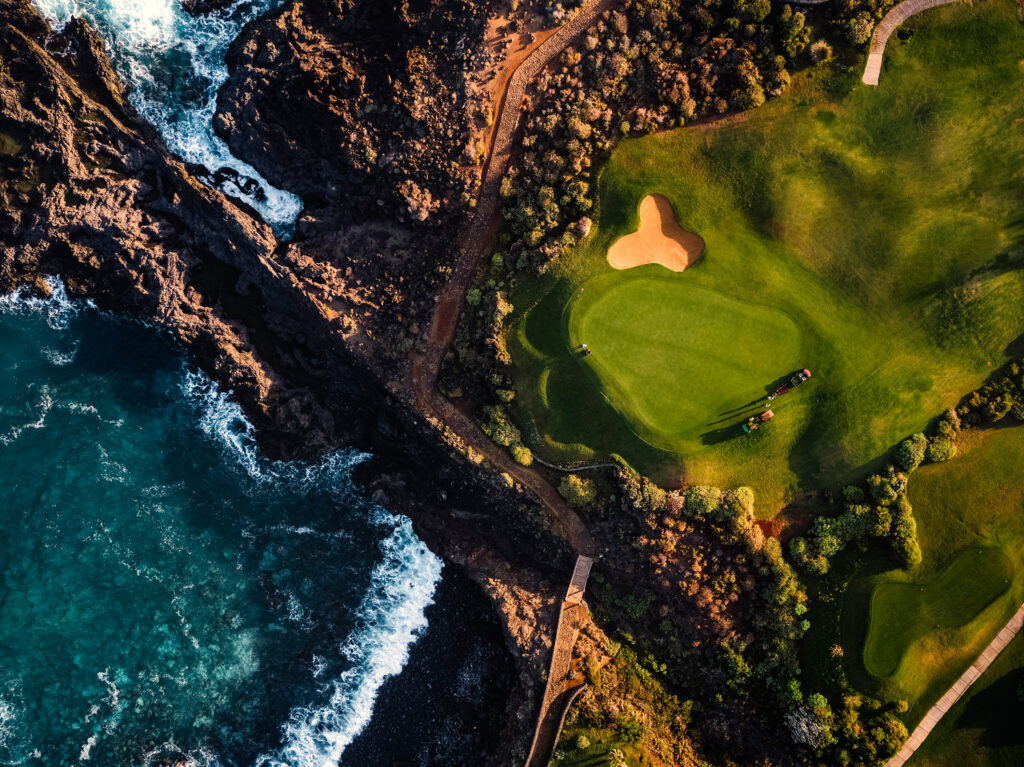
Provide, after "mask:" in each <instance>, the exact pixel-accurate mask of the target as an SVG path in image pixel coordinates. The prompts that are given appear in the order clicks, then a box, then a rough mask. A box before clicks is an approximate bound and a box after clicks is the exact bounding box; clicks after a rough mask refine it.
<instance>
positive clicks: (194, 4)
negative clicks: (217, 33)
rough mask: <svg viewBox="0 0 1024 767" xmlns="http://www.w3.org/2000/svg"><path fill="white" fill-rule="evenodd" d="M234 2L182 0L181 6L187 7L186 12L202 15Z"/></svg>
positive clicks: (228, 0)
mask: <svg viewBox="0 0 1024 767" xmlns="http://www.w3.org/2000/svg"><path fill="white" fill-rule="evenodd" d="M234 4H235V0H181V7H182V8H184V9H185V13H189V14H192V15H193V16H202V15H203V14H206V13H210V12H211V11H217V10H220V9H221V8H227V7H228V6H229V5H234Z"/></svg>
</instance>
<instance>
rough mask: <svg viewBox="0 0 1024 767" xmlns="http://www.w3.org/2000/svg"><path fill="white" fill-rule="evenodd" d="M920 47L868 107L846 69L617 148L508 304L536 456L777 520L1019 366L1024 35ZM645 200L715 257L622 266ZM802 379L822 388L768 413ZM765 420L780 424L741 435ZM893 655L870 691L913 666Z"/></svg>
mask: <svg viewBox="0 0 1024 767" xmlns="http://www.w3.org/2000/svg"><path fill="white" fill-rule="evenodd" d="M909 26H910V27H911V29H912V34H910V35H905V36H904V37H906V40H897V39H896V38H894V39H893V40H892V41H891V42H890V46H889V48H888V49H887V53H886V65H885V70H884V72H883V78H882V84H881V86H879V87H877V88H872V87H867V86H863V85H861V84H859V80H858V78H859V71H858V66H857V65H855V64H851V65H850V66H846V65H845V64H843V63H836V64H834V65H829V66H825V67H818V68H815V69H813V70H810V72H809V73H805V74H801V75H798V76H796V77H794V81H793V85H792V87H791V88H790V89H789V90H788V91H787V92H786V93H785V94H784V95H783V96H782V97H780V98H778V99H776V100H773V101H770V102H769V103H768V104H766V105H765V106H764V107H762V108H759V109H757V110H754V111H753V112H751V113H749V114H744V115H740V116H739V117H735V118H730V119H725V120H722V121H719V122H717V123H716V122H711V123H708V124H704V125H699V126H693V127H686V128H682V129H677V130H672V131H667V132H663V133H657V134H654V135H649V136H644V137H637V138H629V139H626V140H624V141H623V142H621V143H620V145H619V146H618V148H616V149H615V151H614V152H613V153H612V155H611V157H610V158H609V159H608V161H607V163H606V164H605V165H604V167H603V169H602V170H601V172H600V176H599V181H598V204H599V214H597V215H596V216H595V222H594V226H593V229H592V231H591V232H590V234H589V235H588V237H587V238H586V239H585V240H584V241H583V242H582V243H581V244H580V245H578V246H577V247H576V248H574V249H573V250H572V251H570V252H569V253H567V254H565V255H563V256H562V258H561V259H560V260H559V261H557V262H556V263H555V264H554V265H553V266H552V268H551V269H549V270H548V271H547V273H546V274H544V275H530V276H524V277H523V278H522V280H521V281H520V282H519V284H518V285H517V288H516V290H515V292H514V293H513V295H512V303H513V304H514V305H515V306H516V315H515V316H514V320H515V322H514V326H513V329H512V331H511V332H510V337H509V350H510V352H511V354H512V357H513V361H514V364H515V369H516V372H517V376H518V384H517V393H518V396H517V398H516V402H517V406H518V411H517V413H516V417H517V419H518V420H519V422H520V425H521V426H522V427H523V431H524V434H525V435H527V439H528V442H529V446H530V447H531V449H533V450H534V451H535V452H536V453H537V454H538V455H539V456H541V457H543V458H545V459H546V460H549V461H555V462H563V463H565V462H576V461H586V460H591V459H594V458H605V457H607V456H609V455H611V454H618V455H621V456H623V457H624V458H625V459H626V460H627V461H630V462H631V463H633V464H634V465H636V466H637V468H638V469H640V470H641V471H643V472H645V473H647V474H650V475H651V476H653V477H654V478H656V479H658V480H659V481H662V482H665V483H672V482H685V483H687V484H712V485H718V486H730V485H741V484H742V485H749V486H751V487H753V488H754V489H755V491H756V493H757V496H758V510H759V513H761V514H767V515H770V514H772V513H774V512H775V511H776V510H777V509H778V508H779V506H780V505H781V504H782V503H784V502H786V501H788V500H791V499H793V498H794V497H796V496H797V494H798V493H800V492H802V491H804V490H810V489H817V488H831V487H836V486H840V485H842V484H844V483H845V482H847V481H849V480H850V479H851V478H854V477H857V476H861V475H863V473H864V471H865V469H866V468H867V467H869V466H870V465H872V463H873V462H876V461H878V460H879V459H880V458H881V457H882V456H884V454H885V453H886V451H887V450H888V449H889V448H890V447H891V446H892V445H893V444H895V443H896V442H898V441H899V440H900V439H902V438H903V437H905V436H906V435H908V434H910V433H912V432H915V431H919V430H920V429H921V428H923V427H924V425H925V424H926V423H927V422H928V420H929V419H930V418H931V417H932V416H934V415H935V414H937V413H939V412H941V411H942V410H944V409H945V408H948V407H950V406H951V405H953V404H955V402H956V401H957V400H958V399H959V397H960V396H962V395H963V394H964V393H965V392H967V391H970V390H971V389H972V388H974V387H975V386H977V385H978V384H979V383H980V382H981V381H982V380H983V379H984V378H985V376H986V375H988V373H990V372H991V371H992V370H993V369H994V368H995V367H997V366H998V365H1000V364H1002V362H1004V361H1005V360H1006V359H1008V357H1009V356H1012V355H1014V354H1017V355H1019V354H1021V353H1022V352H1024V349H1021V348H1020V347H1021V346H1022V341H1021V339H1022V338H1024V319H1022V317H1021V312H1020V311H1019V307H1020V306H1021V304H1022V302H1024V278H1022V276H1021V272H1020V271H1019V269H1020V266H1021V265H1022V263H1021V260H1020V246H1021V242H1022V237H1024V191H1022V186H1021V172H1022V170H1021V169H1022V168H1024V129H1022V126H1021V124H1020V119H1019V118H1020V116H1021V115H1024V26H1021V25H1020V23H1019V22H1018V21H1017V19H1016V9H1015V7H1014V5H1013V3H1012V2H1009V1H1005V0H985V2H981V3H978V4H975V5H974V6H967V5H959V4H958V5H953V6H947V7H944V8H940V9H936V10H933V11H929V12H927V13H925V14H922V15H920V16H918V17H915V18H914V19H913V21H912V22H911V24H910V25H909ZM951 40H955V41H956V42H955V45H954V44H951V42H950V41H951ZM650 195H663V196H664V198H665V199H666V200H667V201H668V203H669V204H670V206H671V210H672V213H673V214H674V218H675V223H676V224H678V227H677V228H681V230H682V231H683V232H685V233H692V235H697V236H699V238H703V242H704V243H705V244H706V247H705V248H704V249H703V252H702V253H701V254H700V256H699V258H696V259H695V260H694V259H691V261H692V262H685V263H683V266H685V269H683V270H681V271H677V270H674V269H669V268H666V267H665V266H662V265H661V264H660V263H656V262H655V263H645V262H644V261H645V259H644V258H642V257H641V258H639V259H638V260H637V263H639V264H641V265H638V266H633V267H631V268H614V267H613V265H612V264H610V263H609V250H610V249H612V248H613V246H614V245H615V243H617V242H618V241H620V240H621V239H622V238H624V237H627V236H629V235H631V234H634V233H637V232H638V230H640V229H641V221H640V215H639V212H640V208H641V204H642V202H643V200H644V199H645V198H647V197H648V196H650ZM634 236H639V235H634ZM641 255H642V254H641ZM647 260H648V261H656V260H657V258H656V257H654V256H652V257H650V258H649V259H647ZM616 263H618V265H619V266H620V267H621V266H622V263H621V262H620V261H617V262H616ZM583 344H586V347H587V349H588V350H589V353H588V354H581V352H580V349H581V347H582V345H583ZM803 368H809V369H810V370H811V371H812V374H813V375H812V378H811V379H810V380H809V381H807V382H806V383H804V384H803V385H802V386H800V387H799V388H796V389H794V390H793V391H791V392H789V393H786V394H784V395H782V396H780V397H777V398H775V399H774V400H772V401H771V402H768V400H767V399H766V397H767V395H768V394H769V393H770V392H771V391H773V390H774V389H775V388H776V387H777V386H779V384H780V383H782V382H783V381H785V380H786V379H788V377H789V376H790V375H792V374H793V373H794V372H795V371H796V370H799V369H803ZM766 406H767V407H770V408H771V409H772V410H773V411H774V414H775V417H774V418H773V419H772V420H771V421H770V422H768V423H767V424H765V425H764V426H763V427H762V428H761V429H759V430H758V431H757V432H755V433H753V434H750V435H745V434H744V433H743V431H742V429H741V428H740V426H741V424H742V422H743V421H744V420H746V419H747V418H748V417H750V416H755V415H759V414H760V413H762V412H763V411H764V410H765V409H766ZM915 482H916V483H917V484H924V480H923V479H918V477H915ZM918 492H920V491H918ZM915 507H916V503H915ZM924 527H925V525H924V524H922V528H924ZM924 535H925V533H924V531H922V536H923V537H924ZM924 545H925V544H924V541H923V542H922V546H924ZM958 548H959V547H958ZM997 559H998V558H997ZM950 561H952V560H951V559H949V558H948V557H947V558H946V560H944V565H943V566H946V565H948V566H949V567H954V568H955V567H957V566H956V565H950V564H949V562H950ZM999 561H1001V560H999ZM1004 564H1005V563H1004ZM960 566H963V565H960ZM993 567H995V565H993ZM956 572H957V570H956V569H953V570H951V571H950V573H948V574H946V575H942V574H941V567H940V568H939V569H937V570H935V572H934V573H932V575H931V576H930V578H931V580H935V579H939V580H938V581H936V582H938V583H944V582H945V581H942V580H941V579H942V578H946V579H955V577H956ZM993 572H1002V570H999V568H996V569H995V570H993ZM926 580H927V579H926ZM928 582H930V581H928ZM917 587H918V588H921V587H925V588H927V582H925V581H921V582H920V583H919V585H918V586H917ZM934 588H935V589H937V588H940V587H939V586H936V587H934ZM901 593H902V592H897V591H894V592H893V593H892V594H889V595H882V596H879V597H878V605H877V607H878V609H879V610H882V611H884V610H885V609H888V608H887V607H886V605H889V604H897V603H900V602H902V601H904V600H903V599H902V597H901V596H900V594H901ZM919 593H922V594H928V593H930V592H928V591H926V592H919ZM976 598H977V599H978V600H980V601H983V600H982V597H980V596H977V597H976ZM992 598H993V599H997V598H998V596H993V597H992ZM921 599H924V597H921ZM989 601H991V600H989ZM1007 603H1008V600H1007ZM915 609H916V608H915ZM920 610H921V615H922V616H930V611H929V608H928V607H927V605H925V604H923V603H922V604H921V605H920ZM971 610H973V606H972V607H971V608H970V610H968V612H970V611H971ZM928 619H929V620H930V619H931V618H930V617H929V618H928ZM954 619H958V617H957V616H946V617H944V618H943V619H942V620H938V619H936V621H935V622H938V623H942V621H943V620H947V621H948V620H954ZM880 636H881V635H880ZM915 641H916V640H915V637H913V636H911V635H909V634H908V635H905V636H903V635H901V636H898V637H897V636H894V637H888V635H886V639H885V640H884V641H882V644H883V645H886V646H888V645H889V644H890V643H895V644H900V643H903V644H906V645H908V646H915V645H914V642H915ZM892 652H893V653H895V654H891V655H886V654H885V653H882V654H881V656H880V657H879V659H878V663H879V664H880V666H878V668H883V667H884V668H885V669H889V668H890V667H893V668H895V666H893V664H894V663H895V664H896V666H898V665H899V664H900V663H901V662H902V661H900V660H894V659H895V658H896V656H897V655H899V656H900V657H902V655H903V654H905V653H896V652H895V651H892ZM893 673H897V674H898V673H899V672H898V671H894V672H893Z"/></svg>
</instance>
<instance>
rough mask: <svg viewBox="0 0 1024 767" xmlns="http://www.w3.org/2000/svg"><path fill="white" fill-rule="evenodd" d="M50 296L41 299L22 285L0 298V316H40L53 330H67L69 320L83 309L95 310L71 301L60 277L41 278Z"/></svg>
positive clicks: (79, 302) (89, 305)
mask: <svg viewBox="0 0 1024 767" xmlns="http://www.w3.org/2000/svg"><path fill="white" fill-rule="evenodd" d="M43 282H45V283H46V287H47V289H48V290H49V292H50V295H49V296H47V297H45V298H41V297H39V296H37V295H36V294H35V291H34V290H33V289H32V288H31V287H30V286H28V285H22V286H21V287H19V288H18V289H17V290H15V291H14V292H13V293H8V294H7V295H5V296H0V314H13V315H19V314H20V315H27V314H41V315H43V316H45V317H46V324H47V325H48V326H49V327H51V328H52V329H54V330H67V327H68V325H69V324H70V323H71V320H72V319H74V317H75V316H76V315H77V314H78V313H79V312H80V311H81V310H82V309H83V308H87V309H95V308H96V305H95V304H94V303H93V302H92V301H90V300H86V301H72V300H71V299H70V298H68V294H67V292H65V290H64V283H63V282H62V281H61V279H60V276H58V275H53V276H46V277H44V278H43Z"/></svg>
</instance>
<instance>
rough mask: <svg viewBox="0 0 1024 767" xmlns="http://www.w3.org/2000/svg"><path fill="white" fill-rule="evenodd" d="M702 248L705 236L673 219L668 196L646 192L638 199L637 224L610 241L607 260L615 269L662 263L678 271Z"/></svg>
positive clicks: (698, 253) (697, 254)
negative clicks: (634, 229)
mask: <svg viewBox="0 0 1024 767" xmlns="http://www.w3.org/2000/svg"><path fill="white" fill-rule="evenodd" d="M703 252H704V238H703V237H701V236H700V235H699V234H694V233H693V232H688V231H686V230H685V229H683V228H682V227H681V226H679V224H677V223H676V217H675V214H674V213H673V212H672V203H670V202H669V201H668V198H667V197H665V196H664V195H661V194H649V195H647V196H646V197H644V199H643V200H642V201H641V203H640V228H639V229H637V230H636V231H635V232H633V233H632V234H627V235H626V236H625V237H620V238H619V239H617V240H616V241H615V242H613V243H612V246H611V247H610V248H608V263H609V264H611V265H612V266H613V267H614V268H616V269H630V268H632V267H634V266H643V265H644V264H661V265H662V266H664V267H665V268H666V269H671V270H672V271H673V272H681V271H683V269H685V268H686V267H688V266H690V265H691V264H693V263H694V262H695V261H696V260H697V259H698V258H700V254H701V253H703Z"/></svg>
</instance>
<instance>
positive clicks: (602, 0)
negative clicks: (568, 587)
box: [411, 0, 619, 556]
mask: <svg viewBox="0 0 1024 767" xmlns="http://www.w3.org/2000/svg"><path fill="white" fill-rule="evenodd" d="M618 3H619V0H588V2H586V3H585V4H584V5H583V6H582V7H581V8H580V9H579V10H578V11H577V12H576V14H575V15H574V16H573V17H572V18H571V19H570V20H569V21H567V22H566V23H565V24H563V25H562V26H561V27H559V28H558V29H557V30H555V31H554V32H553V33H552V34H551V35H550V36H548V37H546V38H544V39H543V40H542V41H540V43H539V44H538V45H537V46H536V47H535V48H534V49H533V51H532V52H531V53H530V54H529V55H528V56H527V57H526V58H525V59H524V60H523V61H522V63H521V64H520V65H519V66H518V67H517V68H516V70H515V72H513V73H512V76H511V77H509V78H508V83H507V85H506V87H505V92H504V93H503V94H502V96H501V99H500V102H499V104H500V107H499V109H500V112H499V115H498V119H497V126H498V127H497V130H496V132H495V134H494V140H493V142H492V144H491V147H490V154H489V156H488V158H487V162H486V164H485V165H484V172H483V178H482V180H481V184H480V192H479V195H478V196H477V201H476V202H477V204H476V212H475V214H474V215H473V218H472V220H471V221H470V222H469V225H468V226H467V227H466V229H465V230H464V231H463V233H462V234H461V236H460V237H459V243H458V247H459V257H458V259H457V260H456V262H455V265H454V268H453V270H452V276H451V279H450V280H449V281H448V284H447V285H446V286H445V288H444V290H443V291H442V292H441V295H440V297H439V299H438V301H437V306H436V307H435V309H434V316H433V320H432V321H431V325H430V331H429V335H428V337H427V347H426V351H425V352H424V353H423V354H422V355H417V356H415V357H413V366H412V382H411V383H412V391H413V394H414V396H415V398H416V402H417V404H418V405H419V407H420V410H421V411H422V412H423V413H424V414H426V415H427V417H428V419H430V420H432V421H433V422H434V424H435V425H436V426H437V427H438V428H445V427H447V428H448V429H450V430H451V431H452V432H453V433H454V434H455V435H456V436H457V437H459V438H460V439H461V440H462V441H463V442H464V443H465V444H466V445H468V446H470V447H472V448H473V449H474V450H476V451H478V452H479V453H481V454H482V455H484V456H485V457H486V458H487V460H488V461H490V463H491V464H492V465H493V466H494V467H495V468H496V469H497V470H498V471H502V472H506V473H507V474H509V475H510V476H512V477H513V478H514V479H515V480H516V481H517V482H519V483H520V484H521V485H523V486H525V487H527V488H529V489H530V491H531V492H533V494H534V495H536V496H537V498H539V499H540V501H541V502H542V503H543V504H544V505H545V506H546V507H547V508H548V510H549V511H551V513H552V514H554V516H555V518H556V519H557V520H558V521H559V523H560V524H561V525H562V528H563V529H564V531H565V534H566V537H567V538H568V539H569V542H570V543H571V544H572V547H573V549H575V551H576V553H577V554H582V555H586V556H594V554H595V553H596V548H595V544H594V539H593V538H592V537H591V535H590V532H589V531H588V530H587V528H586V525H585V524H584V523H583V520H582V519H580V517H579V515H578V514H576V512H574V511H573V510H572V509H571V508H569V505H568V504H567V503H566V502H565V501H564V500H563V499H562V496H560V495H559V494H558V493H557V492H556V490H555V488H554V487H552V486H551V484H550V483H549V482H547V481H546V480H545V479H544V478H543V477H541V476H540V475H539V474H537V473H536V472H535V471H532V470H530V469H528V468H526V467H525V466H521V465H520V464H518V463H516V462H515V461H513V460H512V459H511V457H509V455H508V454H507V453H506V452H505V451H504V450H502V449H501V448H499V447H498V446H497V445H495V444H494V443H493V442H491V441H490V439H488V437H487V436H486V435H485V434H484V433H483V431H481V429H480V428H479V427H478V426H477V425H476V424H475V423H474V422H473V420H472V419H471V418H469V417H468V416H467V415H466V414H464V413H462V412H461V411H460V410H459V409H458V408H456V407H455V406H454V405H453V404H452V403H451V402H449V401H448V400H447V399H445V398H444V397H443V396H441V394H440V392H438V391H437V386H436V383H437V375H438V371H439V369H440V367H441V360H442V359H444V355H445V352H446V351H447V350H448V347H449V346H450V345H451V343H452V340H453V338H454V337H455V328H456V324H457V323H458V319H459V312H460V311H461V309H462V306H463V303H464V301H465V294H466V290H467V289H468V288H469V285H470V282H471V281H472V279H473V275H474V273H475V272H476V270H477V267H478V266H479V264H480V262H481V260H482V259H483V258H484V257H485V256H487V255H489V254H490V252H491V251H492V249H493V245H494V240H495V238H496V236H497V233H498V230H499V228H500V227H501V199H500V197H499V195H498V188H499V186H500V184H501V179H502V176H504V174H505V169H506V167H507V166H508V162H509V159H510V157H511V154H512V150H513V148H514V146H515V140H516V138H517V134H518V129H519V117H520V112H521V110H522V105H523V99H524V98H525V96H526V88H527V86H528V85H529V83H530V81H531V80H533V79H534V78H535V77H536V76H537V75H538V74H539V73H540V72H541V71H542V70H543V69H544V68H545V67H546V66H547V65H548V64H550V63H551V61H553V60H554V59H555V57H557V56H558V55H559V54H560V53H561V52H562V51H563V50H564V49H565V48H566V47H567V46H568V45H570V44H571V43H572V42H573V41H574V40H575V39H576V38H577V37H579V36H580V35H581V34H582V33H583V32H585V31H586V30H587V29H588V28H589V27H591V26H592V25H593V24H594V22H595V21H597V18H598V17H599V16H600V15H601V14H602V13H604V12H605V11H607V10H610V9H611V8H614V7H615V6H616V5H618Z"/></svg>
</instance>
